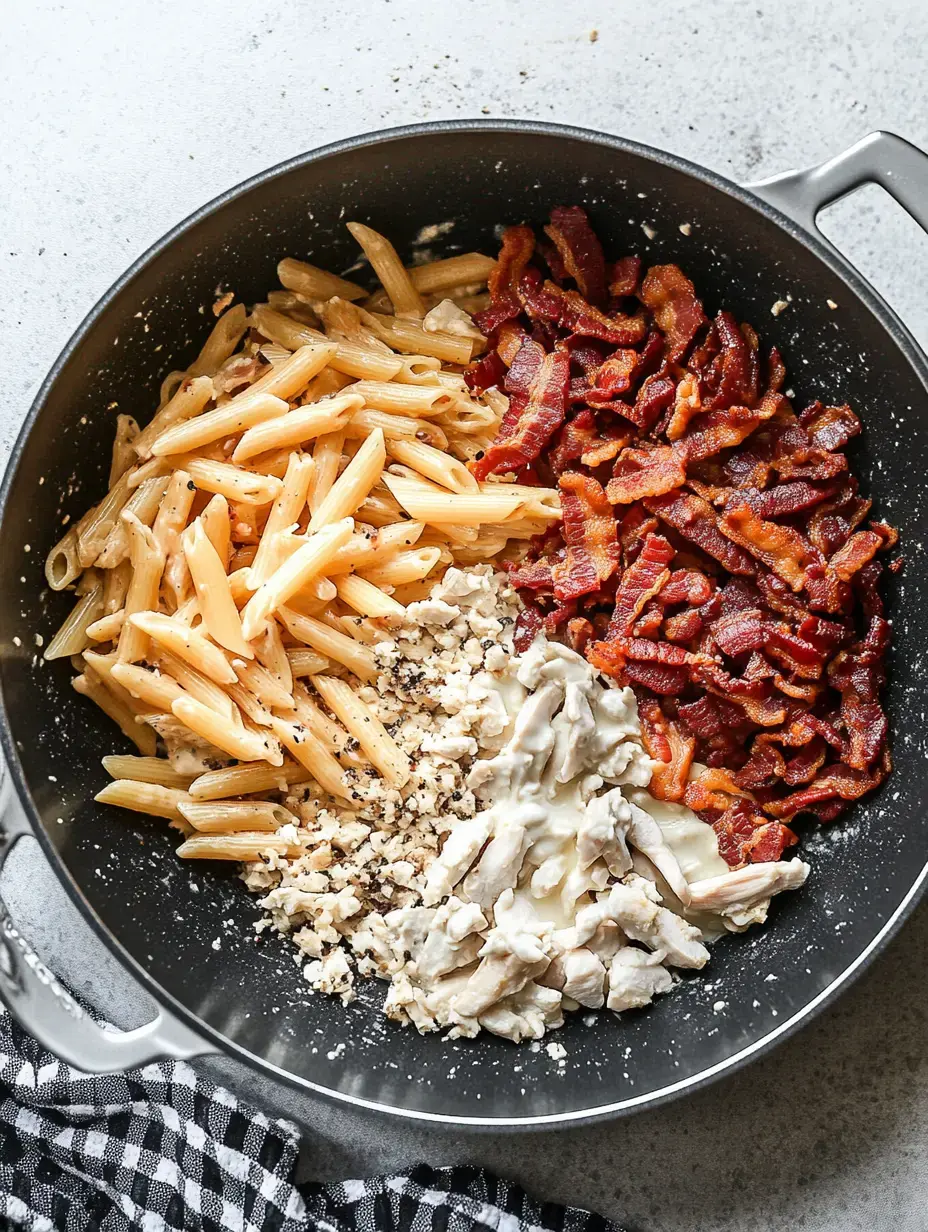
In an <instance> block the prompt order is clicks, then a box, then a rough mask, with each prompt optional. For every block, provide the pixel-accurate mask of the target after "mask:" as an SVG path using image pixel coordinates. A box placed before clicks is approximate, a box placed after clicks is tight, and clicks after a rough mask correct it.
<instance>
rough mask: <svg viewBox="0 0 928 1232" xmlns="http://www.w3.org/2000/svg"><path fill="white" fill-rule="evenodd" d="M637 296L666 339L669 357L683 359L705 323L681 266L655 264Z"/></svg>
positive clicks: (646, 275) (692, 288) (700, 305)
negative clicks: (652, 316)
mask: <svg viewBox="0 0 928 1232" xmlns="http://www.w3.org/2000/svg"><path fill="white" fill-rule="evenodd" d="M638 295H639V298H640V299H641V302H642V303H643V304H644V305H645V306H646V307H648V308H650V310H651V312H653V314H654V319H655V321H656V322H657V324H658V325H659V327H660V329H661V330H662V332H663V333H664V334H665V335H666V337H667V355H668V358H669V359H672V360H678V359H680V358H681V356H682V355H683V353H684V352H685V351H686V349H687V347H688V346H689V345H690V343H691V342H692V341H693V339H694V337H695V336H696V333H697V331H698V330H699V329H701V328H702V326H703V325H705V324H706V314H705V313H704V312H703V310H702V304H701V303H700V302H699V300H698V299H697V298H696V288H695V287H694V286H693V284H692V283H691V282H690V280H689V279H688V278H687V276H686V275H685V274H684V273H683V271H682V270H681V269H680V268H679V267H678V266H676V265H652V266H651V268H650V269H649V270H648V272H647V273H646V274H645V276H644V281H643V282H642V284H641V290H640V291H639V292H638Z"/></svg>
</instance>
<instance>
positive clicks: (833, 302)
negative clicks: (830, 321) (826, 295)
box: [825, 299, 838, 310]
mask: <svg viewBox="0 0 928 1232" xmlns="http://www.w3.org/2000/svg"><path fill="white" fill-rule="evenodd" d="M825 303H826V304H827V305H828V307H829V308H831V309H832V310H834V309H835V308H837V306H838V305H837V304H836V303H835V301H834V300H833V299H826V300H825Z"/></svg>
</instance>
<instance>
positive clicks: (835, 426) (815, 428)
mask: <svg viewBox="0 0 928 1232" xmlns="http://www.w3.org/2000/svg"><path fill="white" fill-rule="evenodd" d="M799 422H800V423H801V424H802V426H803V427H804V428H805V430H806V431H807V432H808V434H809V436H810V437H811V438H812V440H813V442H814V443H815V444H816V445H817V446H818V447H819V449H825V450H827V451H828V452H829V453H835V452H836V451H837V450H839V449H843V448H844V446H845V445H846V444H847V443H848V441H849V440H850V439H851V437H852V436H856V435H857V433H858V432H859V431H860V420H859V419H858V418H857V416H856V415H855V414H854V412H853V411H852V410H851V408H850V407H849V406H848V405H847V403H845V404H844V406H822V404H821V402H813V403H812V405H811V406H807V407H806V409H805V410H804V411H802V412H801V414H800V416H799Z"/></svg>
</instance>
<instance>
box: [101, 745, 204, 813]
mask: <svg viewBox="0 0 928 1232" xmlns="http://www.w3.org/2000/svg"><path fill="white" fill-rule="evenodd" d="M146 760H147V759H146ZM94 799H95V800H97V801H99V803H100V804H115V805H116V806H117V807H118V808H124V809H131V810H132V812H133V813H148V814H149V815H150V816H152V817H165V818H167V820H168V821H179V822H183V821H184V817H183V815H182V814H181V812H180V810H179V808H178V806H179V805H180V804H181V803H185V802H187V801H189V799H190V797H189V796H188V795H187V793H186V792H185V791H183V790H181V789H180V788H178V787H167V786H165V785H163V784H161V783H152V782H147V781H145V780H141V781H140V780H138V779H114V781H113V782H112V783H107V785H106V786H105V787H104V788H103V789H102V790H101V791H98V792H97V794H96V795H95V796H94Z"/></svg>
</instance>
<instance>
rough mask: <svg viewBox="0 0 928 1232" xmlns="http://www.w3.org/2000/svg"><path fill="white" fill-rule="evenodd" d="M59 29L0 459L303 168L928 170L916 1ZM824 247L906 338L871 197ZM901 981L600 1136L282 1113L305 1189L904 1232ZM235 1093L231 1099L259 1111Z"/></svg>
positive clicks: (900, 274) (916, 1042)
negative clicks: (491, 161)
mask: <svg viewBox="0 0 928 1232" xmlns="http://www.w3.org/2000/svg"><path fill="white" fill-rule="evenodd" d="M84 7H86V8H89V10H90V11H89V12H81V11H79V7H78V6H73V7H72V8H65V7H62V6H58V5H52V4H49V3H45V2H44V0H40V2H38V3H36V4H34V5H32V6H20V7H19V9H18V10H17V11H16V13H15V15H14V14H11V15H10V16H9V17H8V18H7V19H6V21H5V25H4V39H3V47H2V49H0V56H2V62H0V69H2V71H0V101H2V104H3V109H2V114H3V116H4V136H3V141H2V142H0V166H2V173H0V217H2V218H3V241H2V249H0V277H2V283H0V285H2V286H3V295H2V297H0V368H2V373H0V375H2V380H3V385H2V387H3V389H4V390H5V394H6V396H5V397H4V399H3V401H2V402H0V449H2V452H3V456H5V454H6V452H7V451H8V450H9V447H10V445H11V444H12V441H13V439H14V438H15V435H16V432H17V431H18V428H19V425H20V422H21V420H22V418H23V416H24V414H25V412H26V409H27V407H28V403H29V400H30V395H31V392H32V391H33V389H34V388H35V386H36V385H37V384H38V382H39V381H40V379H41V377H42V376H43V375H44V373H45V371H46V370H47V369H48V367H49V366H50V364H51V362H52V361H53V359H54V357H55V355H56V354H57V352H58V350H59V349H60V347H61V346H62V345H63V344H64V342H65V341H66V340H67V338H68V336H69V335H70V333H71V331H72V330H73V328H74V327H75V326H76V324H77V323H78V321H79V320H80V319H81V317H82V316H83V315H84V313H85V312H86V311H87V310H88V309H89V308H90V307H91V305H92V304H93V302H94V301H95V300H96V299H97V297H98V296H99V295H100V294H101V293H102V292H103V291H104V290H105V289H106V288H107V286H108V285H109V284H110V283H111V282H112V280H113V279H114V278H115V277H116V276H117V275H118V274H119V273H121V272H122V270H123V269H124V268H125V266H126V265H127V264H128V263H129V262H130V261H131V260H132V259H134V258H135V257H136V256H137V255H138V254H139V253H140V252H141V251H143V250H144V249H145V248H146V247H147V246H148V245H149V244H150V243H151V242H153V241H154V240H155V239H157V238H158V237H159V236H160V235H161V234H162V233H163V232H164V231H165V230H166V229H167V228H168V227H170V226H171V225H173V224H174V223H175V222H176V221H178V220H179V219H180V218H182V217H183V216H184V215H185V214H187V213H189V212H190V211H191V210H192V209H194V208H196V207H197V206H198V205H200V204H201V203H202V202H204V201H205V200H207V199H209V198H210V197H212V196H214V195H215V194H216V193H218V192H220V191H222V190H223V189H225V188H227V187H230V186H231V185H233V184H235V183H236V182H238V181H239V180H241V179H243V178H245V177H246V176H248V175H251V174H253V173H254V172H256V171H259V170H261V169H262V168H264V167H266V166H268V165H270V164H272V163H275V162H278V161H280V160H282V159H284V158H287V157H289V156H291V155H294V154H297V153H299V152H301V151H302V150H304V149H307V148H309V147H312V146H314V145H319V144H323V143H324V142H327V141H330V140H333V139H336V138H339V137H343V136H347V135H349V134H352V133H357V132H362V131H364V130H366V129H373V128H380V127H386V126H389V125H394V124H401V123H407V122H411V121H416V120H423V119H437V118H453V117H461V116H470V115H481V114H489V115H497V116H528V117H537V118H542V119H556V120H561V121H564V122H567V123H576V124H585V125H589V126H591V127H599V128H603V129H607V130H610V131H613V132H617V133H621V134H622V135H624V136H627V137H631V138H635V139H638V140H642V141H645V142H649V143H651V144H654V145H658V146H662V147H664V148H667V149H670V150H672V151H674V152H676V153H678V154H682V155H684V156H686V157H689V158H692V159H694V160H696V161H698V162H702V163H704V164H706V165H708V166H711V167H713V168H715V169H716V170H718V171H720V172H721V173H723V174H727V175H729V176H731V177H732V178H734V179H738V180H751V179H759V178H761V177H763V176H766V175H770V174H773V173H774V172H777V171H780V170H783V169H785V168H786V167H788V166H796V165H804V164H807V163H811V162H815V161H818V160H820V159H822V158H825V157H828V156H829V155H831V154H833V153H835V152H837V151H838V150H840V149H842V148H843V147H845V146H846V145H849V144H850V143H851V142H853V141H854V140H856V139H857V138H858V137H860V136H862V135H863V134H864V133H866V132H868V131H869V130H871V129H873V128H877V127H884V128H889V129H892V130H895V131H897V132H899V133H901V134H902V135H904V136H906V137H909V138H910V139H911V140H913V141H915V142H917V143H919V144H921V145H922V146H926V147H928V112H926V108H925V98H926V86H928V78H926V68H925V59H924V51H923V49H924V46H925V39H926V37H928V10H926V9H925V8H924V6H923V5H922V4H921V3H919V2H918V0H842V3H841V4H840V5H838V4H834V5H830V6H813V5H809V4H807V3H805V2H804V0H779V3H777V4H776V5H769V6H768V5H765V4H761V5H759V6H756V5H736V4H734V3H732V2H731V0H699V3H696V2H695V0H678V2H677V3H674V4H672V5H671V4H658V5H651V6H643V5H641V6H634V5H631V4H627V3H622V4H616V3H614V2H613V3H602V2H594V0H531V2H529V0H525V2H513V0H510V3H509V4H508V5H506V6H503V5H500V4H499V3H498V2H494V3H490V2H489V0H462V2H461V3H459V4H458V5H456V6H454V8H453V9H449V8H448V6H445V5H438V4H433V5H422V4H421V2H414V0H393V2H392V3H390V2H386V0H342V3H340V4H339V5H338V6H333V10H335V11H333V12H332V13H331V14H330V15H327V14H326V13H325V12H324V11H322V10H321V6H314V7H313V9H311V8H310V6H307V5H290V4H285V3H280V4H268V3H266V2H265V0H256V2H255V3H252V4H248V5H246V4H243V3H241V2H240V0H224V2H223V3H219V2H218V0H200V2H199V3H198V4H196V5H188V6H183V8H182V9H181V8H179V7H178V6H177V5H176V4H173V3H171V2H170V0H149V2H148V3H146V4H142V3H140V0H129V2H128V3H126V2H125V0H122V2H121V3H117V2H116V0H95V2H94V3H93V4H92V5H91V6H84ZM594 30H595V31H597V32H598V37H597V38H596V39H595V41H594V40H593V39H592V38H591V34H592V32H593V31H594ZM822 223H823V227H824V228H825V230H826V231H827V233H828V234H829V236H830V237H831V238H832V239H833V240H834V241H835V242H836V243H838V245H839V246H840V247H841V248H842V249H843V250H844V251H846V252H848V253H849V254H850V255H852V256H853V258H854V259H855V261H856V262H857V263H858V265H859V267H860V268H861V270H862V271H863V272H864V273H865V274H867V275H868V276H869V277H871V278H872V279H873V280H874V282H875V283H876V285H877V287H878V289H880V290H881V291H882V292H883V293H884V294H885V295H886V296H887V298H888V299H889V300H890V301H891V303H892V304H893V305H894V306H895V307H896V308H897V309H898V311H899V312H900V314H901V315H902V317H903V318H904V319H905V320H906V322H907V323H908V324H909V325H910V327H911V328H912V329H913V330H914V331H915V333H916V335H917V336H918V337H919V338H920V340H921V341H922V342H923V343H926V342H928V302H926V300H925V297H924V291H923V288H924V285H925V271H926V270H928V240H926V238H925V237H924V236H923V235H922V234H921V232H919V231H918V229H917V228H916V227H915V224H914V223H912V222H911V221H910V220H909V219H907V218H906V217H905V216H903V215H902V213H901V211H899V210H897V209H896V208H895V207H894V206H893V205H892V204H891V203H890V202H889V201H888V199H887V198H886V197H885V195H884V194H882V193H881V192H880V190H878V189H875V188H869V189H866V190H864V191H862V192H860V193H858V194H855V196H854V197H853V198H851V199H848V200H847V201H845V202H843V203H841V204H840V205H838V206H836V207H834V209H832V210H831V211H829V212H828V214H827V216H823V219H822ZM3 892H4V894H5V896H6V897H7V899H8V901H9V902H10V906H11V908H12V909H13V912H14V915H15V916H16V917H17V918H18V919H19V920H21V922H22V924H23V926H24V930H25V931H26V932H27V935H30V936H32V937H33V938H34V939H35V940H36V942H37V943H38V944H39V946H40V948H41V949H42V950H43V952H44V953H45V954H46V956H47V957H48V958H49V959H50V960H51V961H52V964H53V965H54V966H55V967H56V969H57V970H58V971H59V972H60V973H61V974H62V975H64V976H65V977H66V978H68V979H70V980H71V981H72V982H73V983H74V984H75V985H76V986H77V987H78V989H80V988H84V989H86V988H87V987H88V972H89V971H91V970H92V971H94V972H95V973H96V976H97V978H96V979H95V981H94V982H95V985H96V987H97V988H98V989H99V988H100V987H101V986H103V987H105V988H106V989H107V994H106V998H105V1003H104V1004H101V1009H103V1010H104V1012H106V1013H107V1014H109V1015H110V1016H111V1018H112V1019H113V1021H117V1022H120V1023H122V1024H124V1025H129V1024H130V1023H132V1022H133V1021H141V1020H143V1019H144V1017H145V1013H144V1009H143V1007H142V1005H141V1002H140V999H139V997H138V996H137V994H134V992H133V990H132V988H131V986H130V985H129V983H128V981H127V979H126V977H124V976H123V975H122V973H121V972H120V970H119V969H118V968H117V967H115V965H113V964H112V963H110V962H108V960H107V959H106V956H105V955H104V956H100V955H98V954H97V953H96V951H95V950H94V949H93V945H92V942H91V939H90V938H89V937H88V936H87V934H86V932H85V931H84V930H83V929H82V927H81V926H80V921H75V920H74V919H73V918H72V910H71V908H70V906H69V904H68V903H67V902H66V901H65V900H64V899H63V896H62V894H61V891H60V890H59V889H58V887H57V884H56V882H55V880H54V878H53V876H52V875H51V874H50V873H49V872H48V870H47V868H46V867H44V865H43V863H42V861H41V859H40V858H39V857H38V855H37V852H36V851H35V849H34V848H32V849H26V848H25V845H23V847H22V848H21V849H19V850H17V852H16V855H15V860H14V862H13V864H12V866H11V867H10V868H9V869H8V870H7V872H6V874H5V876H4V879H3ZM926 965H928V908H923V909H922V910H921V911H920V912H919V913H917V914H916V916H915V917H914V919H913V920H912V921H911V922H910V924H909V925H908V926H907V927H906V929H905V930H904V932H903V934H902V935H901V936H900V937H899V938H898V939H897V940H896V941H895V942H894V944H893V945H892V947H891V948H890V950H889V951H888V953H887V954H886V955H885V956H884V957H883V958H882V959H881V960H880V961H879V962H878V963H877V964H876V965H875V966H874V967H873V968H872V969H871V970H870V971H869V972H868V974H867V975H866V976H865V977H864V978H863V979H862V980H861V981H860V982H859V983H858V984H857V986H856V987H855V988H854V989H853V990H852V991H851V992H850V993H849V994H848V995H847V996H846V997H845V998H844V999H843V1000H842V1001H841V1002H840V1003H839V1004H838V1005H837V1006H836V1007H835V1008H833V1009H832V1010H830V1011H829V1012H828V1013H826V1014H825V1015H824V1016H823V1017H822V1018H821V1019H820V1020H818V1021H817V1022H816V1023H814V1024H813V1025H812V1026H811V1027H810V1028H809V1029H807V1030H805V1031H803V1032H802V1033H801V1034H800V1035H799V1036H798V1037H796V1038H794V1039H793V1040H791V1041H790V1042H789V1043H787V1044H786V1045H785V1046H783V1047H781V1048H780V1049H779V1050H778V1051H777V1052H775V1053H774V1054H773V1055H772V1056H770V1057H768V1058H766V1059H765V1060H763V1061H762V1062H760V1063H759V1064H757V1065H755V1066H753V1067H751V1068H750V1069H748V1070H746V1071H743V1072H742V1073H740V1074H737V1075H735V1076H734V1077H732V1078H729V1079H727V1080H725V1081H724V1082H722V1083H720V1084H718V1085H716V1086H715V1087H713V1088H711V1089H710V1090H708V1091H704V1092H701V1093H699V1094H696V1095H694V1096H691V1097H690V1098H688V1099H686V1100H684V1101H681V1102H678V1103H676V1104H674V1105H672V1106H670V1107H667V1108H662V1109H658V1110H657V1111H655V1112H651V1113H645V1114H642V1115H638V1116H636V1117H634V1118H631V1119H628V1120H625V1121H622V1122H618V1123H615V1124H613V1125H611V1126H606V1127H603V1126H599V1127H594V1128H591V1129H581V1130H573V1131H570V1132H567V1133H546V1134H542V1135H539V1134H534V1135H531V1136H526V1135H521V1136H499V1135H487V1134H484V1135H478V1136H470V1135H467V1136H464V1135H461V1134H448V1133H443V1132H439V1131H436V1130H434V1129H431V1128H429V1129H427V1130H425V1129H421V1128H417V1127H410V1126H406V1125H404V1124H403V1123H401V1122H399V1121H382V1120H379V1119H373V1118H371V1117H369V1116H360V1115H357V1114H354V1113H346V1112H344V1111H342V1110H340V1109H338V1108H333V1107H330V1106H319V1107H314V1108H308V1107H307V1106H306V1105H305V1104H304V1105H303V1106H302V1107H301V1108H298V1109H297V1108H293V1107H289V1108H288V1107H286V1104H285V1103H284V1105H283V1107H282V1110H284V1111H287V1112H288V1113H289V1114H290V1115H292V1116H298V1117H299V1118H300V1119H301V1120H302V1121H303V1122H304V1124H305V1125H306V1126H307V1146H306V1152H305V1159H304V1170H305V1172H306V1174H307V1175H308V1176H312V1177H344V1176H349V1175H358V1174H360V1173H365V1172H370V1171H375V1170H381V1169H392V1168H399V1167H402V1166H404V1165H406V1164H408V1163H410V1162H412V1161H414V1160H417V1159H425V1160H427V1161H428V1162H430V1163H433V1164H436V1165H441V1164H444V1163H452V1162H473V1163H482V1164H486V1165H487V1166H489V1167H492V1168H494V1169H496V1170H497V1171H500V1172H504V1173H506V1174H508V1175H510V1176H512V1177H514V1178H515V1179H518V1180H519V1181H521V1182H522V1183H523V1184H525V1185H526V1186H528V1187H529V1188H531V1189H532V1190H534V1191H535V1192H536V1193H537V1194H539V1195H540V1196H542V1197H545V1198H552V1199H558V1200H562V1201H568V1202H571V1203H575V1204H579V1205H586V1206H589V1207H592V1208H593V1209H597V1210H599V1211H601V1212H602V1213H603V1214H608V1215H610V1216H612V1217H613V1218H615V1219H617V1220H619V1221H621V1222H623V1223H624V1224H625V1225H626V1226H627V1227H629V1228H633V1229H640V1230H641V1232H645V1230H646V1232H671V1230H673V1232H682V1230H686V1232H690V1230H695V1229H699V1230H700V1232H781V1230H783V1232H785V1230H786V1229H791V1230H792V1229H795V1228H803V1229H810V1230H814V1232H844V1230H845V1229H847V1230H849V1232H851V1230H853V1232H856V1230H858V1229H859V1230H861V1232H863V1230H864V1229H866V1230H867V1232H884V1230H889V1229H892V1230H893V1232H923V1230H924V1229H925V1228H926V1227H928V1062H926V1061H925V1057H924V1054H925V1051H926V1045H928V1026H926V1012H928V998H926V994H925V991H924V974H923V973H924V971H925V969H926ZM101 971H103V972H105V978H104V979H102V980H101V979H100V978H99V973H100V972H101ZM212 1068H213V1069H214V1070H220V1071H221V1072H222V1076H223V1077H225V1078H227V1079H228V1080H229V1081H231V1082H232V1083H233V1084H236V1083H240V1082H241V1081H242V1074H241V1072H238V1073H236V1072H235V1071H234V1069H233V1067H231V1065H229V1066H225V1067H220V1066H216V1065H213V1066H212ZM246 1081H247V1087H248V1090H249V1093H250V1094H251V1096H252V1097H253V1098H261V1099H263V1100H265V1101H266V1102H268V1103H269V1104H271V1103H273V1102H274V1101H275V1100H277V1099H279V1093H276V1092H272V1091H271V1090H270V1089H267V1090H261V1089H259V1087H257V1086H256V1084H255V1082H254V1080H253V1078H251V1077H248V1078H247V1080H246Z"/></svg>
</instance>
